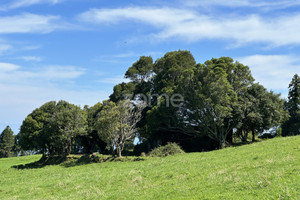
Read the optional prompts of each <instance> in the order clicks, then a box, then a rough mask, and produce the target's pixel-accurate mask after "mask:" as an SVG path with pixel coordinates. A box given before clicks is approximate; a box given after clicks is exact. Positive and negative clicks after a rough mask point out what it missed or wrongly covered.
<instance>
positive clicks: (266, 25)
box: [78, 7, 300, 46]
mask: <svg viewBox="0 0 300 200" xmlns="http://www.w3.org/2000/svg"><path fill="white" fill-rule="evenodd" d="M78 18H79V19H80V20H82V21H85V22H90V23H98V24H102V25H116V24H119V23H121V22H123V21H132V22H135V23H144V24H150V25H152V26H153V27H155V28H156V29H155V30H153V32H152V34H153V35H152V36H154V37H156V38H158V39H170V38H177V39H182V40H188V41H191V42H192V41H198V40H204V39H220V40H224V39H226V40H228V41H230V42H232V43H235V44H234V45H245V44H248V43H264V44H266V45H269V46H282V45H300V35H299V34H298V33H299V32H300V26H299V20H300V14H293V15H287V16H280V17H275V18H274V17H273V18H267V17H261V16H259V15H246V16H224V15H220V16H209V15H203V14H200V13H198V12H196V11H193V10H189V9H185V10H184V9H176V8H167V7H165V8H145V7H127V8H117V9H91V10H89V11H87V12H84V13H82V14H80V15H79V17H78Z"/></svg>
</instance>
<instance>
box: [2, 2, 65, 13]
mask: <svg viewBox="0 0 300 200" xmlns="http://www.w3.org/2000/svg"><path fill="white" fill-rule="evenodd" d="M62 1H63V0H15V1H13V2H12V3H10V4H7V5H4V6H2V7H0V10H2V11H6V10H10V9H16V8H20V7H28V6H32V5H36V4H45V3H47V4H52V5H54V4H57V3H60V2H62Z"/></svg>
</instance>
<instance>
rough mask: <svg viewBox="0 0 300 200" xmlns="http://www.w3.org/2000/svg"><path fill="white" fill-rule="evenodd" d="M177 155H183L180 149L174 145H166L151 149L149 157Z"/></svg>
mask: <svg viewBox="0 0 300 200" xmlns="http://www.w3.org/2000/svg"><path fill="white" fill-rule="evenodd" d="M179 153H184V151H183V150H182V149H181V147H180V146H179V145H178V144H176V143H168V144H167V145H165V146H160V147H157V148H155V149H153V150H152V151H151V152H150V153H149V156H152V157H165V156H169V155H175V154H179Z"/></svg>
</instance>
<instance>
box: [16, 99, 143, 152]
mask: <svg viewBox="0 0 300 200" xmlns="http://www.w3.org/2000/svg"><path fill="white" fill-rule="evenodd" d="M140 116H141V108H140V107H139V106H135V105H134V104H132V103H131V102H130V101H129V100H124V101H120V102H118V103H117V104H116V103H114V102H112V101H104V102H103V104H101V103H97V104H96V105H94V106H93V107H91V108H89V107H87V106H85V108H84V109H81V108H80V107H79V106H76V105H73V104H70V103H68V102H66V101H59V102H55V101H51V102H48V103H45V104H44V105H42V106H41V107H40V108H37V109H35V110H34V111H33V112H32V113H31V114H29V115H28V116H27V117H26V119H25V120H24V121H23V124H22V126H21V128H20V133H19V134H18V136H17V139H18V144H19V145H20V146H21V147H22V149H24V150H33V149H34V150H35V151H37V152H40V153H42V154H43V155H46V154H49V155H61V156H66V155H68V154H70V153H72V152H73V153H91V152H92V151H93V150H98V149H101V151H102V152H105V150H106V147H108V148H109V151H110V152H111V153H113V154H114V152H115V151H116V153H117V155H118V156H121V152H122V151H123V149H124V146H125V143H126V141H128V140H132V139H133V138H134V136H135V135H136V131H137V129H136V123H137V121H139V120H140Z"/></svg>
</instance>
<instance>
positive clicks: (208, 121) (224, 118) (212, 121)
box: [185, 61, 237, 148]
mask: <svg viewBox="0 0 300 200" xmlns="http://www.w3.org/2000/svg"><path fill="white" fill-rule="evenodd" d="M191 92H192V94H190V97H188V96H187V99H186V108H185V110H186V111H185V113H186V114H185V115H186V116H187V119H188V124H189V125H190V126H194V127H199V128H198V129H199V130H201V131H199V133H200V134H205V135H207V136H209V137H210V138H212V139H213V140H215V141H217V142H218V145H219V148H223V147H224V146H225V142H226V136H227V135H228V134H229V133H230V131H231V130H232V128H233V127H234V125H235V124H234V123H233V119H232V111H233V109H232V107H233V105H234V104H236V102H237V95H236V93H235V92H234V90H233V88H232V86H231V85H230V84H229V82H228V80H227V74H226V71H225V70H224V68H223V67H220V66H216V65H215V64H214V63H213V62H209V61H207V62H206V63H205V65H201V64H199V65H197V71H196V73H195V79H194V81H193V89H192V90H191ZM195 133H196V134H197V132H195Z"/></svg>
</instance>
